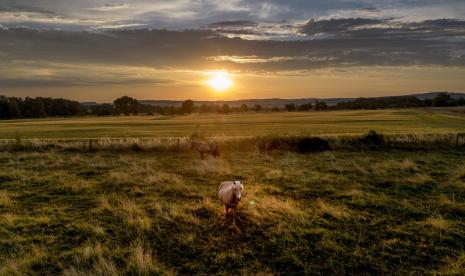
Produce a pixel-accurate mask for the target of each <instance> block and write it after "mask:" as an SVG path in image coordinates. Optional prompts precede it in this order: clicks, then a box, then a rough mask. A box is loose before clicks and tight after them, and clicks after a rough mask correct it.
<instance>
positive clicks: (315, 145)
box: [297, 137, 331, 153]
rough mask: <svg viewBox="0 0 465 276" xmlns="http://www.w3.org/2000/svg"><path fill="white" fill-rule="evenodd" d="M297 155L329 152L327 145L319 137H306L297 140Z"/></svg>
mask: <svg viewBox="0 0 465 276" xmlns="http://www.w3.org/2000/svg"><path fill="white" fill-rule="evenodd" d="M297 150H298V152H299V153H308V152H320V151H327V150H331V147H330V146H329V143H328V142H327V141H325V140H323V139H321V138H319V137H307V138H302V139H299V140H298V142H297Z"/></svg>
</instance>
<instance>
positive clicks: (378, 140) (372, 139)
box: [359, 130, 385, 146]
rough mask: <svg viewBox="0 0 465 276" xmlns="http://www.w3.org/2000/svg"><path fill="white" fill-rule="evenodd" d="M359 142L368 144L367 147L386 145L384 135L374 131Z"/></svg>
mask: <svg viewBox="0 0 465 276" xmlns="http://www.w3.org/2000/svg"><path fill="white" fill-rule="evenodd" d="M359 142H361V143H363V144H366V145H375V146H379V145H382V144H384V142H385V140H384V135H382V134H380V133H377V132H376V131H374V130H372V131H370V132H369V133H368V134H367V135H365V136H364V137H362V138H360V140H359Z"/></svg>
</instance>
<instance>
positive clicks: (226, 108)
mask: <svg viewBox="0 0 465 276" xmlns="http://www.w3.org/2000/svg"><path fill="white" fill-rule="evenodd" d="M220 112H221V113H230V112H231V109H230V108H229V105H227V104H223V105H222V106H221V109H220Z"/></svg>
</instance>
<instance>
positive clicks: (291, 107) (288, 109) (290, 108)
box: [284, 103, 295, 112]
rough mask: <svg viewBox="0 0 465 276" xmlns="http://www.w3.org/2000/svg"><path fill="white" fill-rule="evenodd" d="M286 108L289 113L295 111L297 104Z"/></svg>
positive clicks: (291, 104)
mask: <svg viewBox="0 0 465 276" xmlns="http://www.w3.org/2000/svg"><path fill="white" fill-rule="evenodd" d="M284 108H286V110H287V111H288V112H292V111H295V104H294V103H290V104H286V105H285V106H284Z"/></svg>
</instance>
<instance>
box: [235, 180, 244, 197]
mask: <svg viewBox="0 0 465 276" xmlns="http://www.w3.org/2000/svg"><path fill="white" fill-rule="evenodd" d="M243 190H244V185H242V181H240V180H238V181H234V185H233V191H234V196H235V198H236V201H237V202H239V201H241V197H242V191H243Z"/></svg>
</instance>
